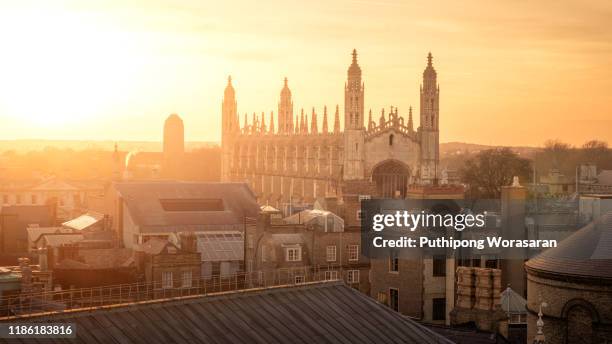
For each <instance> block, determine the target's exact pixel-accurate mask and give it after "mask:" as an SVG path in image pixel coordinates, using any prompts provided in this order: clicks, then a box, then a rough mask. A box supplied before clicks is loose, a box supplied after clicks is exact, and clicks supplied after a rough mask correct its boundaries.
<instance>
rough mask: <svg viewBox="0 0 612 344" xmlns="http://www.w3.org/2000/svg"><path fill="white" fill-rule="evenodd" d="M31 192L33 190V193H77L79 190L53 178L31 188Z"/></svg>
mask: <svg viewBox="0 0 612 344" xmlns="http://www.w3.org/2000/svg"><path fill="white" fill-rule="evenodd" d="M31 190H34V191H77V190H79V188H78V187H76V186H74V185H72V184H69V183H67V182H65V181H63V180H61V179H56V178H53V179H50V180H47V181H44V182H42V183H40V184H38V185H37V186H34V187H32V188H31Z"/></svg>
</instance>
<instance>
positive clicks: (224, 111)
mask: <svg viewBox="0 0 612 344" xmlns="http://www.w3.org/2000/svg"><path fill="white" fill-rule="evenodd" d="M237 109H238V103H237V102H236V92H235V91H234V86H233V85H232V77H231V76H228V77H227V85H226V86H225V91H224V92H223V101H222V102H221V151H222V153H221V154H222V158H221V179H222V180H229V179H230V175H229V174H230V163H231V152H232V149H233V148H232V146H233V142H234V138H235V136H236V135H238V133H239V132H240V124H239V123H238V110H237ZM181 123H182V121H181Z"/></svg>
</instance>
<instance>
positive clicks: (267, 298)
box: [0, 281, 452, 344]
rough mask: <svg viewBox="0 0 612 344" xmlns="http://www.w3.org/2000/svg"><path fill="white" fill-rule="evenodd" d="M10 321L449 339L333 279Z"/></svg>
mask: <svg viewBox="0 0 612 344" xmlns="http://www.w3.org/2000/svg"><path fill="white" fill-rule="evenodd" d="M16 321H27V322H74V323H76V324H77V329H78V331H77V341H79V342H86V343H146V344H155V343H175V342H192V343H250V342H260V343H313V342H337V343H374V342H377V343H397V342H403V343H452V342H451V341H449V340H448V339H446V338H445V337H443V336H442V335H440V334H437V333H435V332H434V331H432V330H430V329H428V328H427V327H425V326H423V325H421V324H419V323H417V322H415V321H413V320H411V319H410V318H408V317H406V316H404V315H402V314H400V313H397V312H394V311H392V310H391V309H390V308H388V307H386V306H384V305H382V304H380V303H378V302H376V301H375V300H374V299H371V298H369V297H368V296H366V295H364V294H361V293H360V292H358V291H356V290H354V289H352V288H349V287H348V286H346V285H344V284H343V283H342V282H337V281H334V282H323V283H306V284H302V285H299V286H294V287H288V286H280V287H269V288H263V289H262V288H257V289H250V290H244V291H236V292H223V293H217V294H209V295H208V296H195V297H194V296H190V297H183V298H178V299H166V300H161V301H148V302H141V303H130V304H122V305H115V306H105V307H99V308H95V309H93V310H92V309H86V310H72V311H65V312H63V313H56V314H46V315H39V316H32V317H24V318H18V319H16ZM71 341H73V340H71V339H55V340H54V342H71ZM5 342H7V339H0V343H5Z"/></svg>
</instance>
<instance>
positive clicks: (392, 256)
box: [389, 250, 399, 272]
mask: <svg viewBox="0 0 612 344" xmlns="http://www.w3.org/2000/svg"><path fill="white" fill-rule="evenodd" d="M389 271H390V272H399V258H398V254H397V250H391V252H390V253H389Z"/></svg>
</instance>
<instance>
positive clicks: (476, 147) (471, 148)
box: [440, 142, 541, 158]
mask: <svg viewBox="0 0 612 344" xmlns="http://www.w3.org/2000/svg"><path fill="white" fill-rule="evenodd" d="M501 147H504V146H489V145H480V144H476V143H465V142H446V143H440V156H441V157H442V158H444V157H448V156H453V155H458V154H464V153H468V154H474V153H478V152H480V151H483V150H487V149H492V148H501ZM509 148H511V149H512V150H513V151H514V152H516V153H517V154H519V155H521V156H524V157H526V158H532V157H533V156H534V154H535V153H536V152H537V151H539V150H541V148H539V147H527V146H511V147H509Z"/></svg>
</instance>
